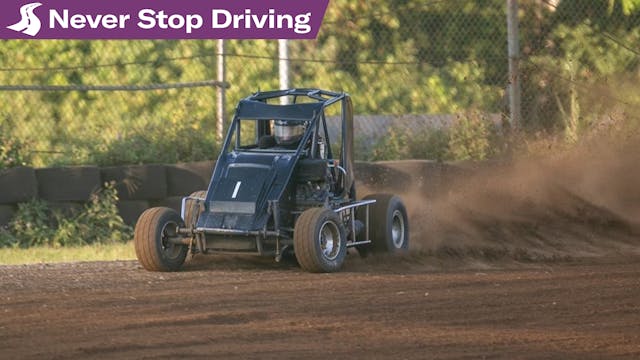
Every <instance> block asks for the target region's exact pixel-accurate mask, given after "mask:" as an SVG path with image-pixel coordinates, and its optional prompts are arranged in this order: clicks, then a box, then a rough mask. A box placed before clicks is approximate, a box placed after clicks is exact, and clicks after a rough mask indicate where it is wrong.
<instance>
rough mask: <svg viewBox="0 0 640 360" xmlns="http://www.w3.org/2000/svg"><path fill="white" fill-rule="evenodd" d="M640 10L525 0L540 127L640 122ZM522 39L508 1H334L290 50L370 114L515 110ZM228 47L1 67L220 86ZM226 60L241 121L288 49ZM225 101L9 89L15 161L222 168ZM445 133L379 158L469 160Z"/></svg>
mask: <svg viewBox="0 0 640 360" xmlns="http://www.w3.org/2000/svg"><path fill="white" fill-rule="evenodd" d="M554 4H555V5H554ZM639 5H640V0H571V1H569V0H566V1H558V2H545V1H543V2H540V1H522V2H521V3H520V7H521V11H520V18H521V24H522V26H521V27H520V30H521V34H520V35H521V36H520V37H521V40H522V41H521V49H522V57H521V59H522V62H521V67H523V72H522V74H521V75H522V76H521V79H522V86H523V106H524V109H523V114H524V123H525V126H526V128H527V129H528V130H531V131H532V132H535V131H540V130H542V131H547V132H551V133H554V132H555V133H561V132H562V133H565V134H567V136H566V138H567V139H569V140H570V141H575V139H576V138H578V137H580V136H581V134H582V133H587V132H588V130H589V129H591V128H593V127H594V126H595V125H596V124H597V123H599V121H600V119H602V118H603V116H604V115H606V114H609V113H611V112H612V111H617V110H618V108H619V107H622V106H624V107H626V108H625V111H626V112H627V113H637V111H636V110H637V109H632V108H631V109H630V108H628V107H627V106H628V104H640V95H637V94H640V92H639V91H638V85H637V84H638V83H640V82H639V81H638V80H640V72H638V68H639V67H640V59H639V58H638V56H637V54H636V53H637V51H636V50H634V49H635V48H636V46H635V44H638V43H640V11H639V10H640V6H639ZM506 38H507V34H506V26H505V2H504V0H465V1H449V2H447V1H436V2H428V3H424V2H420V1H388V0H371V1H352V0H333V1H331V2H330V5H329V8H328V10H327V14H326V17H325V19H324V22H323V25H322V27H321V30H320V33H319V36H318V38H317V39H316V40H311V41H291V42H290V43H289V46H290V57H291V74H290V78H291V85H292V86H295V87H299V88H302V87H321V88H328V89H331V90H337V91H347V92H349V93H350V94H351V95H352V96H353V98H354V107H355V109H354V110H355V113H356V114H412V113H414V114H436V113H440V114H455V113H460V112H464V111H468V110H469V109H478V110H479V111H482V112H486V113H500V112H502V111H503V110H504V101H503V94H504V89H505V87H506V86H507V84H508V83H509V79H508V75H507V68H508V65H507V60H508V59H507V56H506V55H507V54H506V51H505V47H506ZM216 45H217V44H216V40H188V41H186V40H171V41H166V40H160V41H148V40H130V41H68V40H64V41H60V40H46V41H36V42H34V41H29V40H9V41H5V42H3V47H2V52H0V68H3V69H13V70H12V71H1V72H0V84H6V85H70V84H86V85H100V84H122V85H144V84H151V83H179V82H192V81H201V80H206V79H214V78H215V77H216V66H215V64H216V53H217V48H216ZM225 52H226V54H227V56H226V66H227V71H226V72H227V80H228V82H229V83H230V84H231V85H232V86H231V88H230V89H228V91H227V97H226V98H227V104H226V109H227V114H226V115H227V119H229V118H230V116H231V114H232V112H233V110H234V107H235V105H236V103H237V101H238V100H239V99H241V98H243V97H245V96H246V95H247V94H250V93H252V92H254V91H256V90H259V89H261V90H267V89H273V88H277V87H278V86H279V82H278V61H277V59H276V58H277V42H276V41H272V40H249V41H247V40H232V41H227V42H226V50H225ZM570 62H573V65H572V66H571V67H567V64H569V63H570ZM58 67H62V69H61V70H56V71H50V70H47V68H49V69H50V68H58ZM20 68H29V69H30V70H29V71H20V70H19V69H20ZM215 98H216V90H215V89H213V88H197V89H179V90H178V89H174V90H155V91H145V92H91V91H89V92H81V91H77V92H23V91H21V92H15V93H8V92H4V93H2V94H0V124H1V125H6V126H4V127H3V128H2V135H3V136H4V138H3V139H2V140H1V141H0V145H2V146H5V148H2V149H0V151H1V152H2V153H0V166H5V167H6V166H15V164H20V163H26V164H29V165H35V166H48V165H61V164H87V163H94V164H104V165H116V164H131V163H148V162H151V163H156V162H174V161H191V160H203V159H212V158H215V156H216V150H217V149H218V148H219V147H220V144H218V143H217V138H216V134H215V127H214V118H215V114H216V108H215V104H214V103H215V101H214V99H215ZM603 99H604V100H603ZM425 131H426V130H425ZM443 134H444V133H438V131H433V132H431V133H429V132H426V133H424V134H422V136H423V137H426V138H429V139H431V140H425V141H422V143H425V144H430V145H429V146H427V147H426V148H425V147H421V145H415V146H414V145H412V144H414V140H413V137H408V138H406V139H403V134H402V131H400V132H398V133H397V134H392V137H391V138H390V139H385V140H384V142H382V143H380V144H378V148H380V149H383V148H385V149H386V150H385V151H382V150H381V151H379V152H378V153H377V154H372V155H370V156H369V157H375V158H389V157H411V156H419V157H423V156H424V157H435V158H451V157H455V156H457V155H451V154H450V153H449V146H448V141H449V139H448V137H447V136H448V135H447V136H444V135H443ZM447 134H448V133H447ZM412 135H414V134H412ZM7 139H10V141H9V140H7ZM443 139H445V140H446V141H447V146H444V145H443V144H444V142H445V141H444V140H443ZM27 140H28V141H27ZM25 141H26V142H27V143H28V148H29V149H30V152H29V153H25V152H21V150H20V149H21V147H20V145H16V144H23V145H22V149H24V143H25ZM3 144H9V145H8V146H7V145H3ZM7 149H9V150H7ZM16 149H17V150H16ZM443 149H446V150H447V151H446V152H443ZM16 152H17V153H18V154H19V155H20V156H17V155H16ZM7 154H9V155H7ZM25 154H28V155H29V156H26V155H25ZM412 154H416V155H412ZM459 155H460V156H462V155H461V154H459ZM465 156H466V155H465ZM5 159H12V160H10V161H8V160H5ZM15 159H17V160H15ZM7 164H8V165H7Z"/></svg>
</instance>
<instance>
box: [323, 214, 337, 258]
mask: <svg viewBox="0 0 640 360" xmlns="http://www.w3.org/2000/svg"><path fill="white" fill-rule="evenodd" d="M341 241H342V238H341V237H340V230H339V229H338V226H337V225H336V224H334V223H333V222H331V221H325V222H324V223H323V224H322V226H321V227H320V249H321V250H322V254H323V255H324V257H325V258H326V259H328V260H335V259H336V258H337V257H338V255H339V253H340V245H341Z"/></svg>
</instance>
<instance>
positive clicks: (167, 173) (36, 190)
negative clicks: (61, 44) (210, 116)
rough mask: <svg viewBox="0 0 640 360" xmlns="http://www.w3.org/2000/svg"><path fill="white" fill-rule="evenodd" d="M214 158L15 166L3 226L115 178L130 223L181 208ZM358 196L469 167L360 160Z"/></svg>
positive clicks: (0, 182) (442, 183)
mask: <svg viewBox="0 0 640 360" xmlns="http://www.w3.org/2000/svg"><path fill="white" fill-rule="evenodd" d="M214 165H215V162H214V161H202V162H195V163H187V164H177V165H131V166H115V167H104V168H98V167H95V166H79V167H60V168H45V169H33V168H29V167H17V168H12V169H7V170H2V171H0V226H5V225H6V224H8V223H9V221H10V220H11V218H12V217H13V215H14V214H15V211H16V208H17V204H18V203H21V202H27V201H29V200H31V199H34V198H40V199H44V200H46V201H48V202H49V204H50V206H51V208H53V209H59V210H62V211H63V212H66V211H68V212H71V211H73V210H74V209H79V208H80V207H81V206H82V204H83V203H84V202H86V201H87V200H89V198H90V196H91V193H92V192H94V191H95V190H96V189H99V188H100V187H101V186H102V185H103V184H104V183H105V182H112V181H113V182H114V183H115V186H116V189H117V190H118V195H119V198H120V201H119V203H118V210H119V212H120V215H121V216H122V218H123V219H124V221H125V222H126V223H127V224H132V225H133V224H135V222H136V221H137V219H138V217H139V216H140V214H142V212H143V211H144V210H146V209H147V208H149V207H153V206H166V207H170V208H173V209H176V210H177V211H180V206H181V200H182V197H184V196H188V195H189V194H191V193H193V192H195V191H198V190H206V188H207V187H208V185H209V180H210V178H211V175H212V172H213V167H214ZM355 170H356V179H357V180H356V181H357V191H358V196H359V197H362V196H364V195H366V194H368V193H370V192H372V191H373V190H374V189H380V188H382V189H385V190H386V191H391V192H392V191H397V192H400V191H402V190H406V189H407V188H409V187H411V188H413V189H418V190H419V191H420V192H421V193H423V194H425V195H427V196H429V195H434V194H436V193H437V192H440V191H443V189H445V188H446V184H448V183H450V181H449V180H447V179H448V178H450V177H452V176H453V177H459V176H465V174H466V173H467V172H468V171H469V170H468V167H465V166H460V165H459V164H446V163H438V162H434V161H423V160H406V161H386V162H377V163H363V162H359V163H356V168H355Z"/></svg>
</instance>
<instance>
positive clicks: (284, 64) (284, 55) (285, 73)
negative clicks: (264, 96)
mask: <svg viewBox="0 0 640 360" xmlns="http://www.w3.org/2000/svg"><path fill="white" fill-rule="evenodd" d="M288 43H289V41H288V40H282V39H281V40H278V54H279V55H278V57H279V58H280V62H279V69H280V89H281V90H284V89H288V88H289V44H288ZM288 103H289V98H288V97H286V96H283V97H281V98H280V104H282V105H286V104H288Z"/></svg>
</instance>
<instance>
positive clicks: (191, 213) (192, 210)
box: [184, 190, 207, 227]
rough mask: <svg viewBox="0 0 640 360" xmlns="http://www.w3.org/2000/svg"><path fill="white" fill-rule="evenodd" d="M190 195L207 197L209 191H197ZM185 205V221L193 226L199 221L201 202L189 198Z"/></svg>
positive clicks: (201, 197)
mask: <svg viewBox="0 0 640 360" xmlns="http://www.w3.org/2000/svg"><path fill="white" fill-rule="evenodd" d="M189 197H195V198H200V199H204V198H206V197H207V191H206V190H200V191H196V192H194V193H193V194H191V195H189ZM184 207H185V208H184V223H185V224H186V225H187V226H189V227H192V226H194V225H195V224H196V221H198V216H199V215H200V214H199V211H198V207H199V204H198V202H197V201H195V200H191V199H187V201H186V202H185V205H184Z"/></svg>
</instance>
